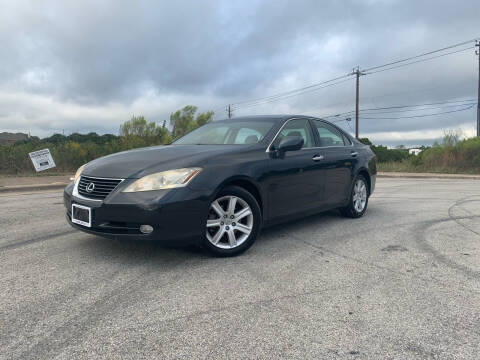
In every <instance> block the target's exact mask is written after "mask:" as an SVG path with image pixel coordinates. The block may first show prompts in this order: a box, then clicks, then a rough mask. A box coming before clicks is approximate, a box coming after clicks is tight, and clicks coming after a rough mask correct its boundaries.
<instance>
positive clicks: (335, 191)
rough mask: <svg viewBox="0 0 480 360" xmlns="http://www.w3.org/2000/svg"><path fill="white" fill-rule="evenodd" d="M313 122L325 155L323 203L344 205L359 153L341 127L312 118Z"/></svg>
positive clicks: (331, 205)
mask: <svg viewBox="0 0 480 360" xmlns="http://www.w3.org/2000/svg"><path fill="white" fill-rule="evenodd" d="M312 124H313V127H314V129H315V130H316V136H317V142H318V146H319V147H320V148H321V150H322V154H323V157H324V158H323V159H322V164H323V169H324V171H325V190H324V198H323V205H324V206H325V207H333V206H336V205H343V204H344V203H345V201H346V200H347V199H348V197H349V196H350V184H351V182H352V178H353V169H354V168H355V164H356V162H357V161H358V159H357V156H358V154H357V153H356V152H355V151H354V148H353V146H352V144H351V143H350V140H349V139H348V138H347V137H346V136H344V135H343V134H342V132H341V131H340V130H339V129H337V128H335V127H334V126H332V125H330V124H328V123H326V122H324V121H321V120H312Z"/></svg>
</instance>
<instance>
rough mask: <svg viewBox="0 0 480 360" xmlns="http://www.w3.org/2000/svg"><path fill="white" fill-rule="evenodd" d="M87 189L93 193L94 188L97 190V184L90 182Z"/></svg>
mask: <svg viewBox="0 0 480 360" xmlns="http://www.w3.org/2000/svg"><path fill="white" fill-rule="evenodd" d="M85 190H87V192H89V193H91V192H92V191H93V190H95V184H94V183H90V184H88V185H87V188H86V189H85Z"/></svg>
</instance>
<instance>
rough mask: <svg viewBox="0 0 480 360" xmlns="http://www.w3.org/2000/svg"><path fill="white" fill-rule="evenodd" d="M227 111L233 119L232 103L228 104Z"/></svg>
mask: <svg viewBox="0 0 480 360" xmlns="http://www.w3.org/2000/svg"><path fill="white" fill-rule="evenodd" d="M227 113H228V118H229V119H231V118H232V107H231V105H228V108H227Z"/></svg>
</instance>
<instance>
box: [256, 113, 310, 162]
mask: <svg viewBox="0 0 480 360" xmlns="http://www.w3.org/2000/svg"><path fill="white" fill-rule="evenodd" d="M295 120H305V121H306V122H307V124H308V125H307V127H308V129H310V135H311V136H312V140H313V142H314V144H315V145H316V140H315V132H314V131H313V129H312V126H311V124H310V119H309V118H302V117H293V118H290V119H288V120H287V121H285V122H284V123H283V124H282V126H281V127H280V129H278V131H277V132H276V134H275V136H274V137H273V139H272V141H271V142H270V144H268V146H267V149H266V150H265V152H266V153H269V152H271V147H272V145H273V143H274V142H275V140H277V137H278V136H279V135H280V133H281V132H282V130H283V128H284V127H285V126H286V125H287V124H288V123H289V122H290V121H295ZM306 130H307V129H306ZM313 148H314V147H313ZM313 148H312V147H303V148H301V149H300V150H304V149H313Z"/></svg>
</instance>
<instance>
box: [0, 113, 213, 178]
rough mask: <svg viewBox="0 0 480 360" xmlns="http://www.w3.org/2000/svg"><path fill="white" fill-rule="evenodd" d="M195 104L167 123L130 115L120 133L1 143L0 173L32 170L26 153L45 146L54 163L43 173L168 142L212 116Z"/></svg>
mask: <svg viewBox="0 0 480 360" xmlns="http://www.w3.org/2000/svg"><path fill="white" fill-rule="evenodd" d="M197 110H198V109H197V107H196V106H192V105H188V106H185V107H184V108H183V109H180V110H178V111H176V112H174V113H172V114H171V115H170V120H169V125H170V129H171V130H170V129H169V128H168V127H167V122H166V121H163V122H162V124H161V125H159V124H157V123H156V122H153V121H147V119H146V118H145V117H144V116H132V118H131V119H130V120H128V121H126V122H125V123H123V124H122V125H121V126H120V131H119V135H118V136H116V135H112V134H105V135H98V134H97V133H94V132H91V133H88V134H79V133H73V134H71V135H68V136H64V135H62V134H54V135H52V136H50V137H47V138H43V139H39V138H38V137H31V138H30V139H27V140H22V141H18V142H16V143H15V144H13V145H9V146H6V145H0V175H28V174H33V173H35V169H34V167H33V165H32V163H31V161H30V157H29V156H28V153H30V152H32V151H36V150H40V149H45V148H48V149H50V152H51V153H52V157H53V159H54V161H55V164H56V167H55V168H53V169H49V170H46V171H44V173H59V172H60V173H62V172H72V171H75V170H76V169H77V168H78V167H79V166H81V165H83V164H85V163H87V162H89V161H91V160H93V159H96V158H98V157H101V156H105V155H109V154H112V153H116V152H119V151H124V150H130V149H135V148H140V147H146V146H153V145H164V144H169V143H171V142H172V141H173V140H175V139H176V138H179V137H180V136H183V135H184V134H186V133H187V132H189V131H191V130H194V129H195V128H197V127H199V126H201V125H204V124H206V123H208V122H210V121H212V118H213V111H207V112H200V113H197Z"/></svg>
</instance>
